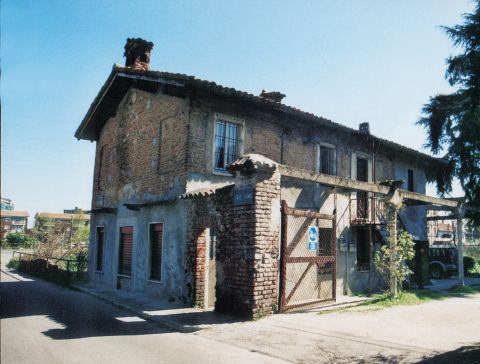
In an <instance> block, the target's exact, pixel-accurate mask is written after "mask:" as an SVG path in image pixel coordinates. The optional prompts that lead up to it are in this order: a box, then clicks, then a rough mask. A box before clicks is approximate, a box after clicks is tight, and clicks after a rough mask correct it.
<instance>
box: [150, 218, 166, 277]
mask: <svg viewBox="0 0 480 364" xmlns="http://www.w3.org/2000/svg"><path fill="white" fill-rule="evenodd" d="M159 226H161V241H160V242H158V240H157V241H154V237H155V232H158V230H157V231H154V228H155V227H157V228H158V227H159ZM164 234H165V223H164V222H152V223H149V224H148V240H149V269H148V280H149V281H154V282H161V281H162V272H163V251H164V249H163V242H164V236H165V235H164ZM154 243H156V244H158V243H159V245H160V249H158V246H157V249H156V250H157V252H158V250H159V251H160V256H159V257H158V256H157V257H155V256H154V254H153V253H154V245H153V244H154Z"/></svg>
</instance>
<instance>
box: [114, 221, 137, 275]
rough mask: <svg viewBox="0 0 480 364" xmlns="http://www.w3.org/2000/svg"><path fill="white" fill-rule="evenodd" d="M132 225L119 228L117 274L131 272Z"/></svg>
mask: <svg viewBox="0 0 480 364" xmlns="http://www.w3.org/2000/svg"><path fill="white" fill-rule="evenodd" d="M132 245H133V226H124V227H122V228H120V251H119V259H118V274H123V275H126V276H130V275H131V274H132Z"/></svg>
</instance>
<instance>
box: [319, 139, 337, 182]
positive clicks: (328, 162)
mask: <svg viewBox="0 0 480 364" xmlns="http://www.w3.org/2000/svg"><path fill="white" fill-rule="evenodd" d="M319 172H320V173H324V174H332V175H334V174H335V148H333V147H328V146H325V145H320V169H319Z"/></svg>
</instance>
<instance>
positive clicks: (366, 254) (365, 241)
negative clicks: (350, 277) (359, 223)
mask: <svg viewBox="0 0 480 364" xmlns="http://www.w3.org/2000/svg"><path fill="white" fill-rule="evenodd" d="M360 235H363V236H362V238H361V237H360ZM356 238H357V264H356V268H357V271H369V270H370V242H369V232H368V230H367V229H358V230H357V236H356Z"/></svg>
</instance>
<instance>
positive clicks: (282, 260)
mask: <svg viewBox="0 0 480 364" xmlns="http://www.w3.org/2000/svg"><path fill="white" fill-rule="evenodd" d="M286 207H287V202H286V201H285V200H282V228H281V229H282V230H281V239H280V300H279V301H280V302H279V307H280V309H279V311H280V312H283V310H284V309H285V306H286V296H285V294H286V292H285V284H286V274H287V261H286V258H287V257H286V256H285V254H286V253H287V232H288V226H287V224H288V216H287V214H286V213H285V210H286Z"/></svg>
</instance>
